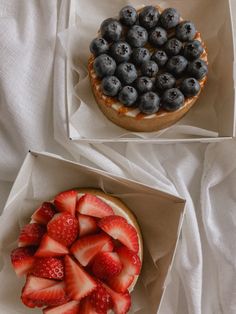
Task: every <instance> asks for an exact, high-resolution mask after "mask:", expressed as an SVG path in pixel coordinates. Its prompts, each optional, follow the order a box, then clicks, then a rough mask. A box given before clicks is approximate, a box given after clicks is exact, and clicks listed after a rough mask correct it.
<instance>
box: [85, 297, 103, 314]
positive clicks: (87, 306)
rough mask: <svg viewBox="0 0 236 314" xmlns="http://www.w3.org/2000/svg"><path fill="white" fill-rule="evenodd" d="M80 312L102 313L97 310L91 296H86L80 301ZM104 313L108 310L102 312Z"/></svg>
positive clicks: (88, 313) (86, 313) (87, 313)
mask: <svg viewBox="0 0 236 314" xmlns="http://www.w3.org/2000/svg"><path fill="white" fill-rule="evenodd" d="M79 314H100V313H99V312H97V311H96V309H95V307H94V306H93V305H92V303H91V302H90V299H89V297H86V298H84V299H83V300H82V301H81V302H80V309H79ZM102 314H107V312H102Z"/></svg>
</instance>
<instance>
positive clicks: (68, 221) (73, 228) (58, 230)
mask: <svg viewBox="0 0 236 314" xmlns="http://www.w3.org/2000/svg"><path fill="white" fill-rule="evenodd" d="M47 228H48V235H49V236H50V237H51V238H53V239H54V240H56V241H58V242H59V243H61V244H63V245H65V246H70V245H71V244H72V243H73V242H74V241H75V239H76V237H77V235H78V221H77V219H76V218H75V217H74V216H72V215H71V214H69V213H68V212H64V213H60V214H56V215H54V217H53V218H52V219H51V220H50V221H49V223H48V226H47Z"/></svg>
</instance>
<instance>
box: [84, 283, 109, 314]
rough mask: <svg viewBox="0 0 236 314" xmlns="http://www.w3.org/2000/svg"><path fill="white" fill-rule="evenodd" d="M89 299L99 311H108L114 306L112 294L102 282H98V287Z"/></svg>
mask: <svg viewBox="0 0 236 314" xmlns="http://www.w3.org/2000/svg"><path fill="white" fill-rule="evenodd" d="M89 300H90V302H91V304H92V305H93V307H94V308H95V310H96V311H97V313H101V314H103V313H107V311H108V310H109V309H111V308H112V307H113V302H112V299H111V296H110V295H109V294H108V292H107V290H106V289H105V288H104V287H103V286H102V285H101V284H100V283H98V285H97V288H96V289H95V290H94V291H93V292H92V293H91V294H90V296H89Z"/></svg>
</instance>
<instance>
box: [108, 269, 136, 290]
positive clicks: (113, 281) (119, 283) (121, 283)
mask: <svg viewBox="0 0 236 314" xmlns="http://www.w3.org/2000/svg"><path fill="white" fill-rule="evenodd" d="M133 281H134V276H132V275H129V274H128V273H126V272H125V271H124V270H122V271H121V273H120V274H119V275H117V276H115V277H111V278H110V279H108V281H107V283H108V285H109V287H111V288H112V289H113V290H114V291H116V292H121V293H124V292H126V291H127V289H128V288H129V287H130V285H131V284H132V282H133Z"/></svg>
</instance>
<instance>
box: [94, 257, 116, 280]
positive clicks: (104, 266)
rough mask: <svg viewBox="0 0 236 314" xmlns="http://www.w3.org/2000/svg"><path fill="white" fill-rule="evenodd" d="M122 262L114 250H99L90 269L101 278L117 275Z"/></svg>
mask: <svg viewBox="0 0 236 314" xmlns="http://www.w3.org/2000/svg"><path fill="white" fill-rule="evenodd" d="M121 269H122V264H121V261H120V259H119V256H118V254H117V253H115V252H100V253H98V254H97V255H96V256H95V258H94V261H93V266H92V270H93V273H94V275H95V276H96V277H97V278H99V279H102V280H106V279H109V278H111V277H113V276H117V275H119V273H120V272H121Z"/></svg>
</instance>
